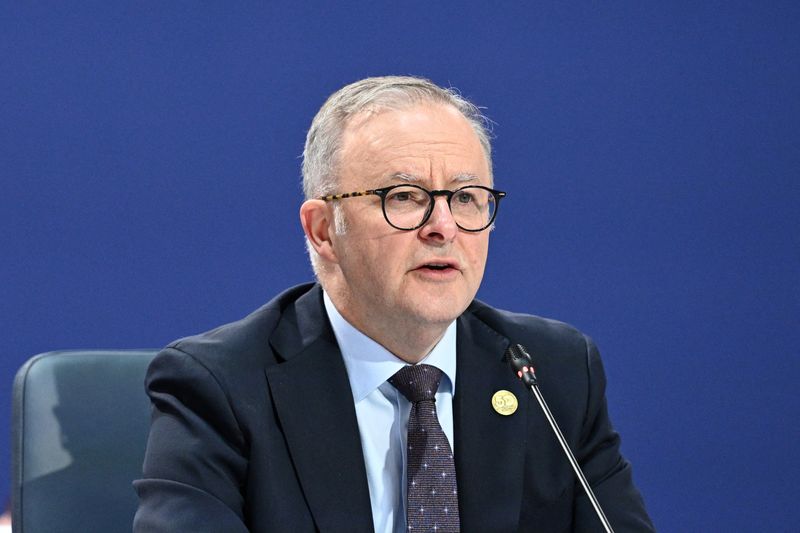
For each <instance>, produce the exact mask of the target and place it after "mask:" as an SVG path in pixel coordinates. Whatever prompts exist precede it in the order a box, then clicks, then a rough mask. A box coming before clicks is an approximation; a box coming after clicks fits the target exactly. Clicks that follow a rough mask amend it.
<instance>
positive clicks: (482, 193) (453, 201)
mask: <svg viewBox="0 0 800 533" xmlns="http://www.w3.org/2000/svg"><path fill="white" fill-rule="evenodd" d="M432 201H433V198H432V197H431V196H430V195H429V194H428V193H427V192H426V191H424V190H422V189H419V188H417V187H412V186H406V185H403V186H400V187H395V188H394V189H392V190H391V191H389V192H388V193H387V194H386V197H385V198H384V204H383V206H384V213H385V214H386V219H387V220H388V221H389V223H390V224H392V225H393V226H395V227H398V228H402V229H412V228H415V227H418V226H419V225H420V224H422V221H423V219H424V218H425V217H426V216H427V214H428V211H429V209H430V208H431V207H432V206H431V202H432ZM495 209H497V205H496V202H495V198H494V195H493V194H492V193H491V192H489V191H487V190H486V189H482V188H480V187H471V186H469V187H463V188H461V189H458V190H457V191H456V192H455V193H454V194H453V196H452V197H451V198H450V212H451V213H452V214H453V219H454V220H455V221H456V224H458V225H459V226H461V227H462V228H463V229H465V230H473V231H477V230H481V229H483V228H485V227H486V226H488V225H489V224H490V223H491V221H492V219H493V218H494V212H495Z"/></svg>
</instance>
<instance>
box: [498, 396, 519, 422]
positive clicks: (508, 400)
mask: <svg viewBox="0 0 800 533" xmlns="http://www.w3.org/2000/svg"><path fill="white" fill-rule="evenodd" d="M517 406H519V403H518V402H517V397H516V396H514V394H513V393H511V392H509V391H507V390H499V391H497V392H495V393H494V396H492V407H494V410H495V411H497V412H498V413H500V414H501V415H503V416H509V415H513V414H514V412H515V411H516V410H517Z"/></svg>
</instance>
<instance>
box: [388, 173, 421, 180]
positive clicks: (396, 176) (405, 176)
mask: <svg viewBox="0 0 800 533" xmlns="http://www.w3.org/2000/svg"><path fill="white" fill-rule="evenodd" d="M389 179H393V180H401V181H405V182H408V183H417V182H419V181H422V178H420V177H419V176H415V175H414V174H408V173H406V172H395V173H394V174H392V175H391V176H389Z"/></svg>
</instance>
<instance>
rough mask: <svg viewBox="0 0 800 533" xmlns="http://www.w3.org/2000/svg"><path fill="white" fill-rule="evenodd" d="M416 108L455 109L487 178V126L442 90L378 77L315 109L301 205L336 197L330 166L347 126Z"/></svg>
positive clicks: (469, 106) (473, 109)
mask: <svg viewBox="0 0 800 533" xmlns="http://www.w3.org/2000/svg"><path fill="white" fill-rule="evenodd" d="M420 102H431V103H440V104H445V105H451V106H453V107H455V108H456V109H457V110H458V111H459V112H460V113H461V114H462V115H463V116H464V118H465V119H467V121H468V122H469V123H470V125H471V126H472V129H473V130H474V131H475V134H476V135H477V136H478V140H479V141H480V143H481V146H482V147H483V151H484V153H485V155H486V161H487V163H488V164H489V174H490V176H489V177H490V178H491V172H492V145H491V141H490V139H491V128H490V125H491V122H490V121H489V119H487V118H486V117H485V116H484V115H483V113H481V111H480V109H479V108H478V107H477V106H476V105H475V104H473V103H471V102H469V101H468V100H467V99H465V98H464V97H463V96H461V94H459V92H458V91H457V90H456V89H453V88H448V89H444V88H442V87H439V86H438V85H436V84H434V83H433V82H431V81H430V80H427V79H425V78H418V77H415V76H382V77H376V78H366V79H363V80H360V81H357V82H355V83H351V84H350V85H347V86H345V87H342V88H341V89H339V90H338V91H336V92H335V93H333V94H332V95H331V96H330V97H329V98H328V100H327V101H326V102H325V104H324V105H323V106H322V108H320V110H319V112H318V113H317V115H316V116H315V117H314V120H313V121H312V122H311V128H310V129H309V130H308V135H307V136H306V145H305V149H304V150H303V193H304V194H305V197H306V199H307V200H308V199H311V198H318V197H320V196H324V195H326V194H334V193H336V192H337V191H336V185H337V176H336V166H337V164H338V155H339V152H340V150H341V140H342V134H343V133H344V130H345V128H346V127H347V124H348V121H349V120H350V119H351V118H352V117H353V116H355V115H358V114H359V113H364V112H377V111H380V110H382V109H395V110H396V109H405V108H407V107H410V106H412V105H414V104H417V103H420Z"/></svg>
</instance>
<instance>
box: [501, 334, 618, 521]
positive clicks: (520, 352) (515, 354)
mask: <svg viewBox="0 0 800 533" xmlns="http://www.w3.org/2000/svg"><path fill="white" fill-rule="evenodd" d="M507 355H508V357H509V362H510V364H511V367H512V368H513V369H514V370H515V371H516V374H517V377H519V378H520V379H521V380H522V382H523V383H524V384H525V385H526V386H527V387H529V388H530V390H531V392H532V393H533V395H534V397H535V398H536V401H537V402H539V406H540V407H541V408H542V411H543V412H544V416H545V418H547V422H549V424H550V427H551V428H553V433H555V435H556V438H558V443H559V444H560V445H561V449H562V450H564V454H565V455H566V456H567V459H569V464H570V465H571V466H572V470H573V471H575V475H576V476H577V477H578V481H580V482H581V486H582V487H583V491H584V492H585V493H586V496H588V497H589V501H590V502H591V504H592V507H594V511H595V513H596V514H597V518H599V519H600V522H601V523H602V524H603V528H604V529H605V530H606V533H614V530H613V529H611V524H610V523H609V522H608V518H606V515H605V513H604V512H603V508H602V507H600V502H598V501H597V497H596V496H595V495H594V491H592V487H590V486H589V482H588V481H587V480H586V476H584V475H583V471H582V470H581V467H580V465H578V461H577V459H575V455H574V454H573V453H572V450H571V449H570V448H569V445H568V444H567V440H566V439H565V438H564V434H563V433H562V432H561V428H559V427H558V423H557V422H556V419H555V417H553V413H552V412H550V408H549V407H548V406H547V402H545V401H544V397H543V396H542V392H541V391H540V390H539V384H538V380H537V378H536V373H535V372H534V368H533V363H532V362H531V358H530V355H528V352H527V351H526V350H525V348H523V347H522V345H520V344H515V345H513V346H511V347H510V348H509V349H508V351H507Z"/></svg>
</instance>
